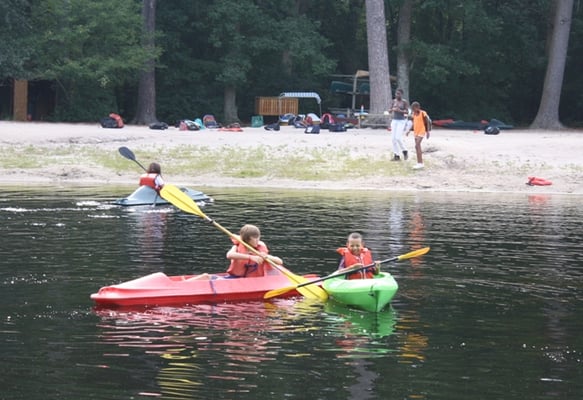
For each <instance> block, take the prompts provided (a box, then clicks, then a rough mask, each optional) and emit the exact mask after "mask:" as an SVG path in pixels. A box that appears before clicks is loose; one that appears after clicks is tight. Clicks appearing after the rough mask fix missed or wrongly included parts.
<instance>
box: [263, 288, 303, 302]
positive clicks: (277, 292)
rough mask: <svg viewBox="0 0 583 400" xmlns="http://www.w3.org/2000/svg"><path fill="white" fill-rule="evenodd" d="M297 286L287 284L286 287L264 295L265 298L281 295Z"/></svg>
mask: <svg viewBox="0 0 583 400" xmlns="http://www.w3.org/2000/svg"><path fill="white" fill-rule="evenodd" d="M295 288H296V286H286V287H284V288H279V289H273V290H270V291H269V292H267V293H265V294H264V295H263V298H264V299H271V298H273V297H277V296H281V295H282V294H284V293H287V292H290V291H292V290H294V289H295Z"/></svg>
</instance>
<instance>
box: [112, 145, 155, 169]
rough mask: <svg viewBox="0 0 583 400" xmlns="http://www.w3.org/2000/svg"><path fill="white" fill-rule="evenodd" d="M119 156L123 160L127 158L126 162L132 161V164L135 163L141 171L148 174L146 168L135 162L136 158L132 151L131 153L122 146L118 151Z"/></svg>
mask: <svg viewBox="0 0 583 400" xmlns="http://www.w3.org/2000/svg"><path fill="white" fill-rule="evenodd" d="M118 151H119V154H121V155H122V156H124V157H125V158H127V159H128V160H132V161H133V162H135V163H136V164H138V165H139V166H140V167H142V169H143V170H144V171H146V172H148V170H147V169H146V167H144V166H143V165H142V164H140V162H139V161H138V160H136V156H135V154H134V152H133V151H131V150H130V149H128V148H127V147H125V146H122V147H120V148H119V149H118Z"/></svg>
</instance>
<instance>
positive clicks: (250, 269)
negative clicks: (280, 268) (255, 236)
mask: <svg viewBox="0 0 583 400" xmlns="http://www.w3.org/2000/svg"><path fill="white" fill-rule="evenodd" d="M255 249H256V250H257V251H259V252H261V253H268V252H269V250H267V246H266V245H265V243H263V242H261V241H259V244H258V245H257V247H256V248H255ZM237 253H242V254H249V255H253V253H251V252H249V250H247V248H246V247H245V246H243V245H242V244H241V243H239V244H237ZM268 266H269V264H268V263H267V262H263V263H262V264H261V265H259V264H257V263H256V262H254V261H251V260H249V259H243V260H231V265H229V269H228V270H227V273H228V274H229V275H231V276H236V277H239V278H252V277H258V276H263V275H264V274H265V269H266V268H268Z"/></svg>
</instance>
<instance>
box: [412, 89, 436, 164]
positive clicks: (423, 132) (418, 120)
mask: <svg viewBox="0 0 583 400" xmlns="http://www.w3.org/2000/svg"><path fill="white" fill-rule="evenodd" d="M411 110H412V111H413V135H414V136H415V153H417V164H415V165H414V166H413V168H414V169H421V168H423V166H424V165H423V153H422V151H421V141H422V140H423V137H427V139H429V132H430V131H431V120H430V119H429V115H427V113H426V112H425V111H423V110H422V109H421V105H420V104H419V103H418V102H416V101H414V102H413V103H411ZM407 136H409V132H407Z"/></svg>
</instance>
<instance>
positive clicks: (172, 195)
mask: <svg viewBox="0 0 583 400" xmlns="http://www.w3.org/2000/svg"><path fill="white" fill-rule="evenodd" d="M160 195H161V196H162V198H164V199H165V200H167V201H169V202H170V203H172V204H173V205H175V206H176V207H178V208H179V209H181V210H182V211H184V212H187V213H189V214H194V215H198V216H199V217H201V218H202V219H204V220H205V221H207V222H208V223H211V224H213V225H214V226H215V227H216V228H217V229H218V230H220V231H221V232H223V233H225V234H227V235H228V236H229V237H231V238H232V239H234V240H237V241H238V242H239V243H241V244H242V245H243V246H245V247H246V248H247V250H249V251H250V252H252V253H253V254H255V255H258V256H260V255H261V253H260V252H259V251H257V250H256V249H255V248H254V247H252V246H251V245H249V244H247V243H245V242H244V241H242V240H241V239H240V238H239V237H238V236H237V235H235V234H234V233H232V232H230V231H229V230H227V229H226V228H224V227H223V226H222V225H220V224H219V223H218V222H216V221H214V220H213V219H211V218H209V217H208V216H207V215H206V214H205V213H203V212H202V210H201V209H200V207H199V206H198V205H197V204H196V203H195V202H194V201H193V200H192V199H191V198H190V197H188V196H187V195H186V194H185V193H183V192H182V191H181V190H180V189H178V188H177V187H176V186H174V185H170V184H166V185H164V187H163V188H162V190H161V191H160ZM265 261H267V262H268V263H269V264H270V265H271V266H272V267H273V268H275V269H277V270H278V271H279V272H281V273H282V274H284V275H285V276H286V277H287V278H288V279H289V280H290V281H291V282H292V283H294V284H296V285H300V284H307V283H309V282H310V280H309V279H307V278H304V277H303V276H300V275H296V274H294V273H293V272H291V271H290V270H288V269H287V268H285V267H284V266H282V265H277V264H276V263H275V262H273V261H272V260H271V259H270V258H269V257H267V258H266V259H265ZM304 286H305V285H304ZM298 292H300V294H302V295H303V296H305V297H307V298H309V299H317V300H321V301H326V300H327V299H328V293H326V291H325V290H324V289H322V288H321V287H319V286H312V287H309V288H308V287H306V288H304V287H301V288H299V289H298Z"/></svg>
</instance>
